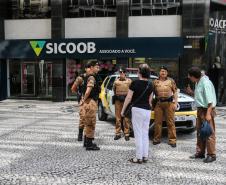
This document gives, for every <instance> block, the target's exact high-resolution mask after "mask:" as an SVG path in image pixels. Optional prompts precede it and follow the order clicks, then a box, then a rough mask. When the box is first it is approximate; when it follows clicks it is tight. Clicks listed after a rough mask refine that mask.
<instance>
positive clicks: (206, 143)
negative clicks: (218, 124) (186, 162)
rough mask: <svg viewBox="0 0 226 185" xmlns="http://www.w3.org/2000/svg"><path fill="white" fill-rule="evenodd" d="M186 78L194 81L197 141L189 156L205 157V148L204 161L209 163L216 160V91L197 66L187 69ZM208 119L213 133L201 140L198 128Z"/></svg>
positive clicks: (194, 157) (193, 157) (195, 157)
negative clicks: (194, 150)
mask: <svg viewBox="0 0 226 185" xmlns="http://www.w3.org/2000/svg"><path fill="white" fill-rule="evenodd" d="M188 78H189V79H190V80H191V81H192V82H195V83H196V85H195V91H194V97H195V101H196V105H197V122H196V128H197V143H196V145H197V146H196V153H195V154H194V155H192V156H190V158H191V159H198V158H205V151H206V149H207V156H206V158H205V159H204V161H203V162H204V163H210V162H213V161H215V160H216V137H215V122H214V117H215V115H216V112H215V106H216V102H217V100H216V93H215V89H214V86H213V83H212V82H211V81H210V80H209V78H208V76H206V75H202V74H201V70H200V69H199V68H198V67H192V68H190V69H189V70H188ZM205 120H206V121H208V123H209V124H210V126H211V128H212V131H213V133H212V134H211V136H210V137H208V138H207V139H206V140H202V139H201V138H200V136H199V132H200V128H201V125H202V122H203V121H205Z"/></svg>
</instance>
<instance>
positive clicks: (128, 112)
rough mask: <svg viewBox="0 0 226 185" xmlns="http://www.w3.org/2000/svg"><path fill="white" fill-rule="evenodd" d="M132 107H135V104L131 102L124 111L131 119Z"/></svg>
mask: <svg viewBox="0 0 226 185" xmlns="http://www.w3.org/2000/svg"><path fill="white" fill-rule="evenodd" d="M132 108H133V104H132V103H129V105H127V107H126V110H125V112H124V116H125V117H127V118H129V119H131V118H132Z"/></svg>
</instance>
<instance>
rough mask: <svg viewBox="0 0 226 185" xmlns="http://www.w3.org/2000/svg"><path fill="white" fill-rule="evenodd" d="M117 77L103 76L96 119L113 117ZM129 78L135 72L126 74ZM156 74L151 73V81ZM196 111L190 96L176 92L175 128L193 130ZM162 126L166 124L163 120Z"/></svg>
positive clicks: (151, 121) (151, 125)
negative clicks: (114, 89)
mask: <svg viewBox="0 0 226 185" xmlns="http://www.w3.org/2000/svg"><path fill="white" fill-rule="evenodd" d="M118 77H119V74H113V75H110V76H108V77H106V78H105V80H104V81H103V83H102V85H101V92H100V95H99V100H98V119H99V120H100V121H105V120H107V117H108V116H111V117H115V105H114V104H112V96H113V95H114V91H113V84H114V81H115V80H116V79H117V78H118ZM127 77H128V78H130V79H131V80H136V79H138V75H137V74H127ZM156 78H157V76H154V75H151V76H150V80H151V81H153V80H154V79H156ZM196 117H197V111H196V106H195V100H194V98H192V97H191V96H188V95H186V94H184V93H180V92H179V94H178V104H177V110H176V112H175V125H176V128H177V130H179V129H182V130H186V131H188V132H189V131H190V132H192V131H194V128H195V124H196ZM154 118H155V116H154V111H151V120H150V129H152V128H153V125H154V124H153V123H154ZM163 126H166V124H165V122H164V124H163Z"/></svg>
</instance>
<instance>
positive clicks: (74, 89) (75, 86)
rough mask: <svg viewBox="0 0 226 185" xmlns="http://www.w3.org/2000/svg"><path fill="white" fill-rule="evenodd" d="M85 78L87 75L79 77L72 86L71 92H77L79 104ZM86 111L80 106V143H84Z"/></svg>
mask: <svg viewBox="0 0 226 185" xmlns="http://www.w3.org/2000/svg"><path fill="white" fill-rule="evenodd" d="M84 77H85V74H84V75H83V76H78V77H77V78H76V79H75V82H74V83H73V85H72V88H71V91H72V92H77V94H78V102H80V99H81V86H82V84H83V81H84V80H83V78H84ZM84 118H85V110H84V106H83V105H80V106H79V134H78V141H82V138H83V130H84V127H85V120H84Z"/></svg>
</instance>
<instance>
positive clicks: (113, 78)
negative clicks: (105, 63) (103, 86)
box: [107, 76, 116, 90]
mask: <svg viewBox="0 0 226 185" xmlns="http://www.w3.org/2000/svg"><path fill="white" fill-rule="evenodd" d="M115 78H116V77H115V76H113V77H111V79H110V80H109V82H108V84H107V89H109V90H112V87H113V84H114V81H115Z"/></svg>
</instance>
